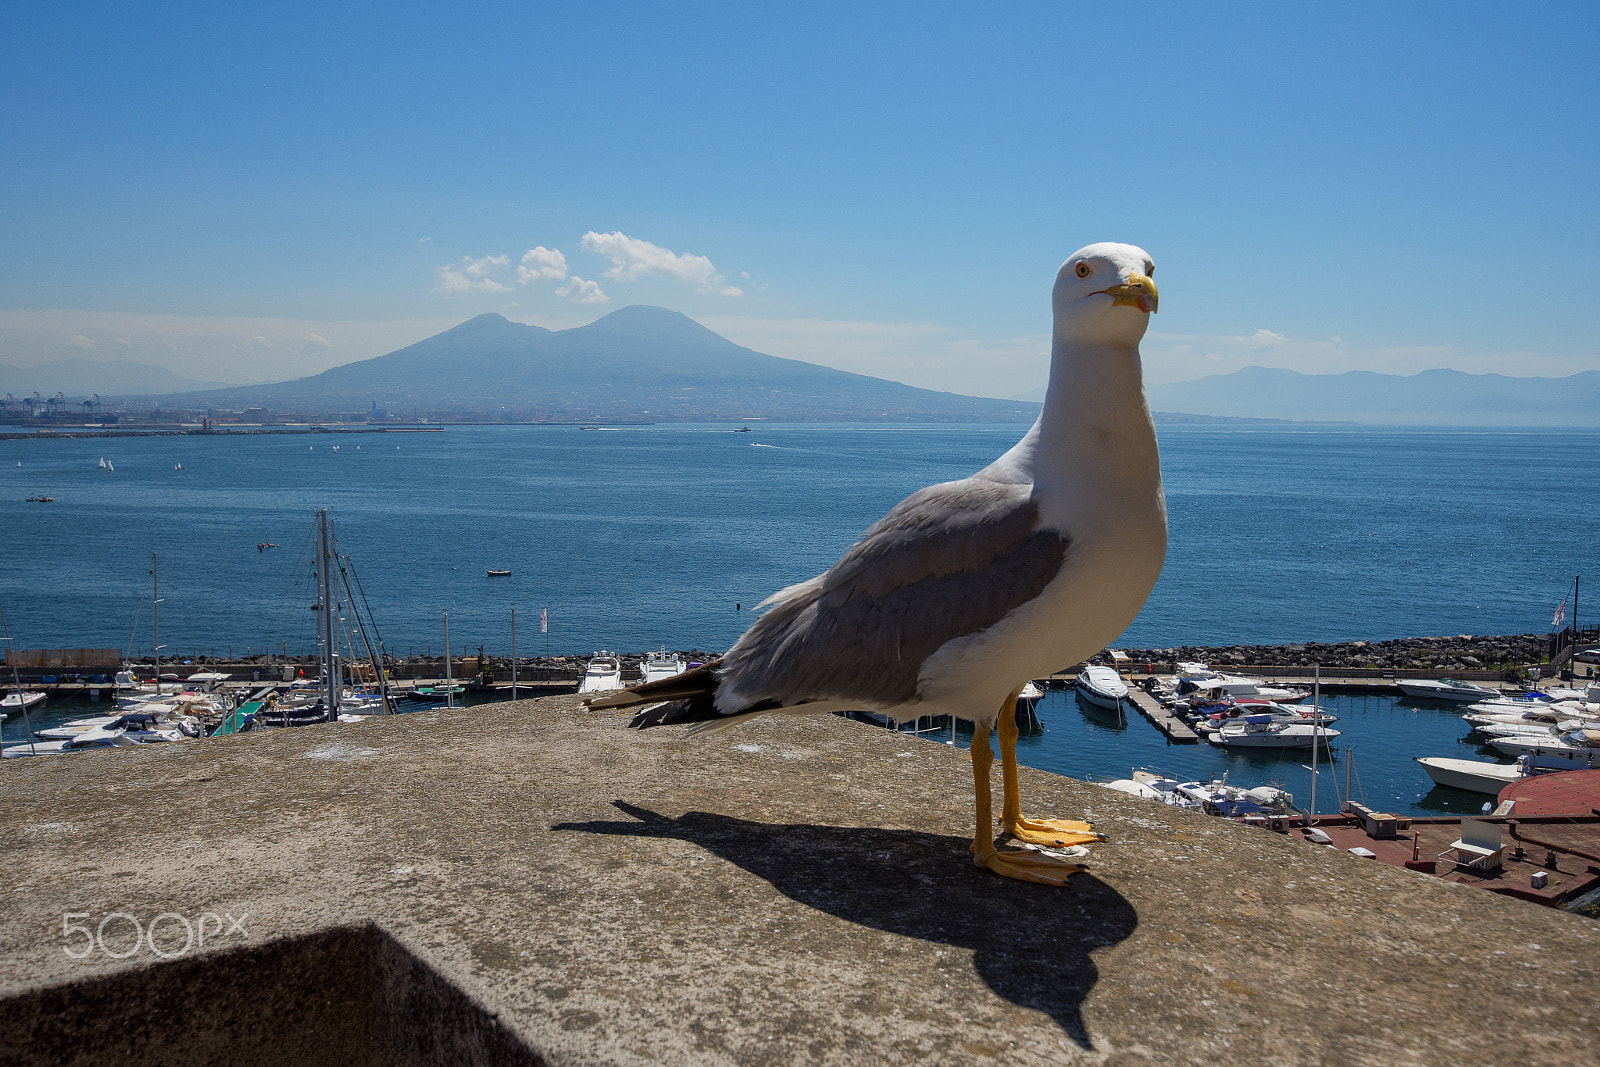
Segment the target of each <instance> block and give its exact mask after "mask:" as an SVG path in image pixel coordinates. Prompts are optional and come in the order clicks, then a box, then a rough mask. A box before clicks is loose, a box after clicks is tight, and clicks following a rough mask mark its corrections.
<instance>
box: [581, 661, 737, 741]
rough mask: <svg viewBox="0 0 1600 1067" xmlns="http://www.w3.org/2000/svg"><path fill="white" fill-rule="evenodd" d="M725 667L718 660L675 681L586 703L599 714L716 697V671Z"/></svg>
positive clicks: (665, 679)
mask: <svg viewBox="0 0 1600 1067" xmlns="http://www.w3.org/2000/svg"><path fill="white" fill-rule="evenodd" d="M721 663H722V661H721V660H720V659H715V660H712V661H711V662H710V663H706V664H702V665H701V666H699V667H695V668H694V669H693V670H687V671H684V672H683V673H682V674H674V675H673V676H672V677H671V678H663V679H661V680H660V681H659V682H647V683H645V684H644V685H636V686H634V687H633V688H632V689H624V690H622V691H621V692H617V693H608V694H606V695H605V696H599V697H588V698H586V699H585V700H584V702H583V703H584V705H585V706H586V707H589V708H592V709H594V710H595V711H608V710H610V709H612V708H632V707H637V706H638V705H640V704H656V703H659V702H661V701H663V700H693V699H694V698H696V697H715V696H716V693H717V674H716V668H717V667H718V666H720V665H721ZM684 721H689V720H684ZM652 725H654V724H652Z"/></svg>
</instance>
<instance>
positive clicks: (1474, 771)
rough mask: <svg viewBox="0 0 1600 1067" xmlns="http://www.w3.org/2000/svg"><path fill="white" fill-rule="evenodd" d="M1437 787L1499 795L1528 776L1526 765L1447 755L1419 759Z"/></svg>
mask: <svg viewBox="0 0 1600 1067" xmlns="http://www.w3.org/2000/svg"><path fill="white" fill-rule="evenodd" d="M1416 761H1417V762H1418V763H1420V764H1422V769H1423V770H1425V771H1427V772H1428V777H1429V778H1432V779H1433V784H1434V785H1444V786H1449V787H1450V788H1452V789H1465V790H1467V791H1468V792H1470V793H1488V794H1490V795H1492V796H1499V795H1500V790H1502V789H1504V788H1505V787H1506V786H1508V785H1510V784H1511V783H1513V782H1520V781H1522V780H1523V779H1524V778H1526V777H1527V776H1528V770H1527V767H1526V762H1527V761H1524V760H1519V761H1518V762H1516V763H1489V762H1486V761H1484V760H1475V759H1448V758H1446V757H1444V756H1417V757H1416Z"/></svg>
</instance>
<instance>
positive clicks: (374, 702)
mask: <svg viewBox="0 0 1600 1067" xmlns="http://www.w3.org/2000/svg"><path fill="white" fill-rule="evenodd" d="M316 554H317V562H316V570H317V603H316V604H315V605H314V607H315V609H316V612H317V646H318V651H319V657H320V659H321V661H322V667H321V673H322V682H321V685H320V687H319V690H320V691H319V693H318V698H319V699H316V700H315V702H310V701H308V702H305V703H299V704H298V705H297V702H295V701H292V700H283V701H279V702H278V703H277V704H276V705H275V706H274V707H273V708H272V709H270V710H269V711H266V712H263V713H262V714H261V715H259V716H258V721H259V722H261V723H262V724H263V725H267V726H303V725H310V724H312V723H319V722H339V721H341V720H344V721H350V716H352V715H371V714H374V713H376V714H387V713H390V712H392V711H393V710H394V702H393V699H392V698H391V697H390V696H389V679H388V674H387V673H386V672H385V671H384V669H383V659H384V652H383V640H382V638H381V637H380V636H379V635H378V630H377V624H376V622H375V621H374V620H373V619H372V608H371V606H370V605H368V604H367V603H366V596H365V594H364V593H359V590H360V588H361V582H360V579H355V580H354V581H353V582H352V576H353V570H354V568H353V566H352V564H351V562H350V557H349V556H340V555H339V552H338V544H337V541H336V539H335V537H334V532H333V522H332V520H330V519H329V518H328V513H327V511H326V510H319V511H318V512H317V532H316ZM358 594H359V596H358ZM346 609H348V610H349V615H348V616H346V615H345V610H346ZM369 630H370V631H371V632H370V633H369ZM358 641H359V643H360V646H361V650H362V651H361V652H358V651H357V642H358ZM346 651H348V652H349V655H348V656H346V655H345V652H346ZM358 664H362V665H363V666H357V665H358ZM363 667H365V668H367V669H369V670H370V675H371V677H370V678H368V677H363V676H362V675H363V674H364V673H367V671H366V670H364V669H363ZM347 676H348V677H347ZM363 685H372V686H376V687H377V693H376V694H374V693H371V692H370V691H369V692H365V693H361V692H355V691H354V689H357V688H359V687H361V686H363ZM347 686H349V688H347Z"/></svg>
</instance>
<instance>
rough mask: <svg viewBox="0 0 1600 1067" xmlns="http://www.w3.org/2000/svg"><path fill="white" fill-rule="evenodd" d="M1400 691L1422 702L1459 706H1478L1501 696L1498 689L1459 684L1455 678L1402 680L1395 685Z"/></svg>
mask: <svg viewBox="0 0 1600 1067" xmlns="http://www.w3.org/2000/svg"><path fill="white" fill-rule="evenodd" d="M1394 684H1395V685H1398V686H1399V687H1400V691H1401V692H1402V693H1404V694H1405V695H1406V696H1408V697H1417V698H1419V699H1421V700H1450V701H1454V702H1456V703H1458V704H1476V703H1477V702H1478V701H1480V700H1492V699H1494V698H1495V697H1497V696H1499V695H1500V690H1498V689H1488V688H1485V687H1484V686H1481V685H1473V684H1472V683H1471V682H1458V681H1456V680H1455V679H1453V678H1440V679H1439V680H1438V681H1434V680H1432V679H1431V678H1400V679H1397V680H1396V681H1395V683H1394Z"/></svg>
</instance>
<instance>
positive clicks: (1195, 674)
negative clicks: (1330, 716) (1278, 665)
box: [1176, 663, 1311, 704]
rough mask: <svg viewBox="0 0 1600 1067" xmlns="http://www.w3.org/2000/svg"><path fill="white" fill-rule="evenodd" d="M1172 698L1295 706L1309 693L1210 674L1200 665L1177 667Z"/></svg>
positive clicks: (1208, 670)
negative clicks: (1176, 677) (1175, 689)
mask: <svg viewBox="0 0 1600 1067" xmlns="http://www.w3.org/2000/svg"><path fill="white" fill-rule="evenodd" d="M1176 695H1177V696H1179V697H1185V698H1188V699H1190V700H1197V701H1202V702H1208V701H1215V700H1221V699H1223V698H1224V697H1232V698H1234V699H1235V700H1237V699H1241V698H1246V699H1256V700H1275V701H1277V702H1278V703H1280V704H1298V703H1300V701H1302V700H1304V699H1305V698H1306V697H1308V696H1310V695H1311V690H1309V689H1288V688H1284V687H1282V686H1275V685H1266V684H1264V683H1263V682H1262V681H1261V680H1260V679H1258V678H1246V677H1244V676H1243V675H1241V674H1224V673H1222V672H1221V671H1214V670H1212V669H1211V668H1210V667H1208V666H1206V665H1205V664H1204V663H1180V664H1178V687H1177V691H1176Z"/></svg>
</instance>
